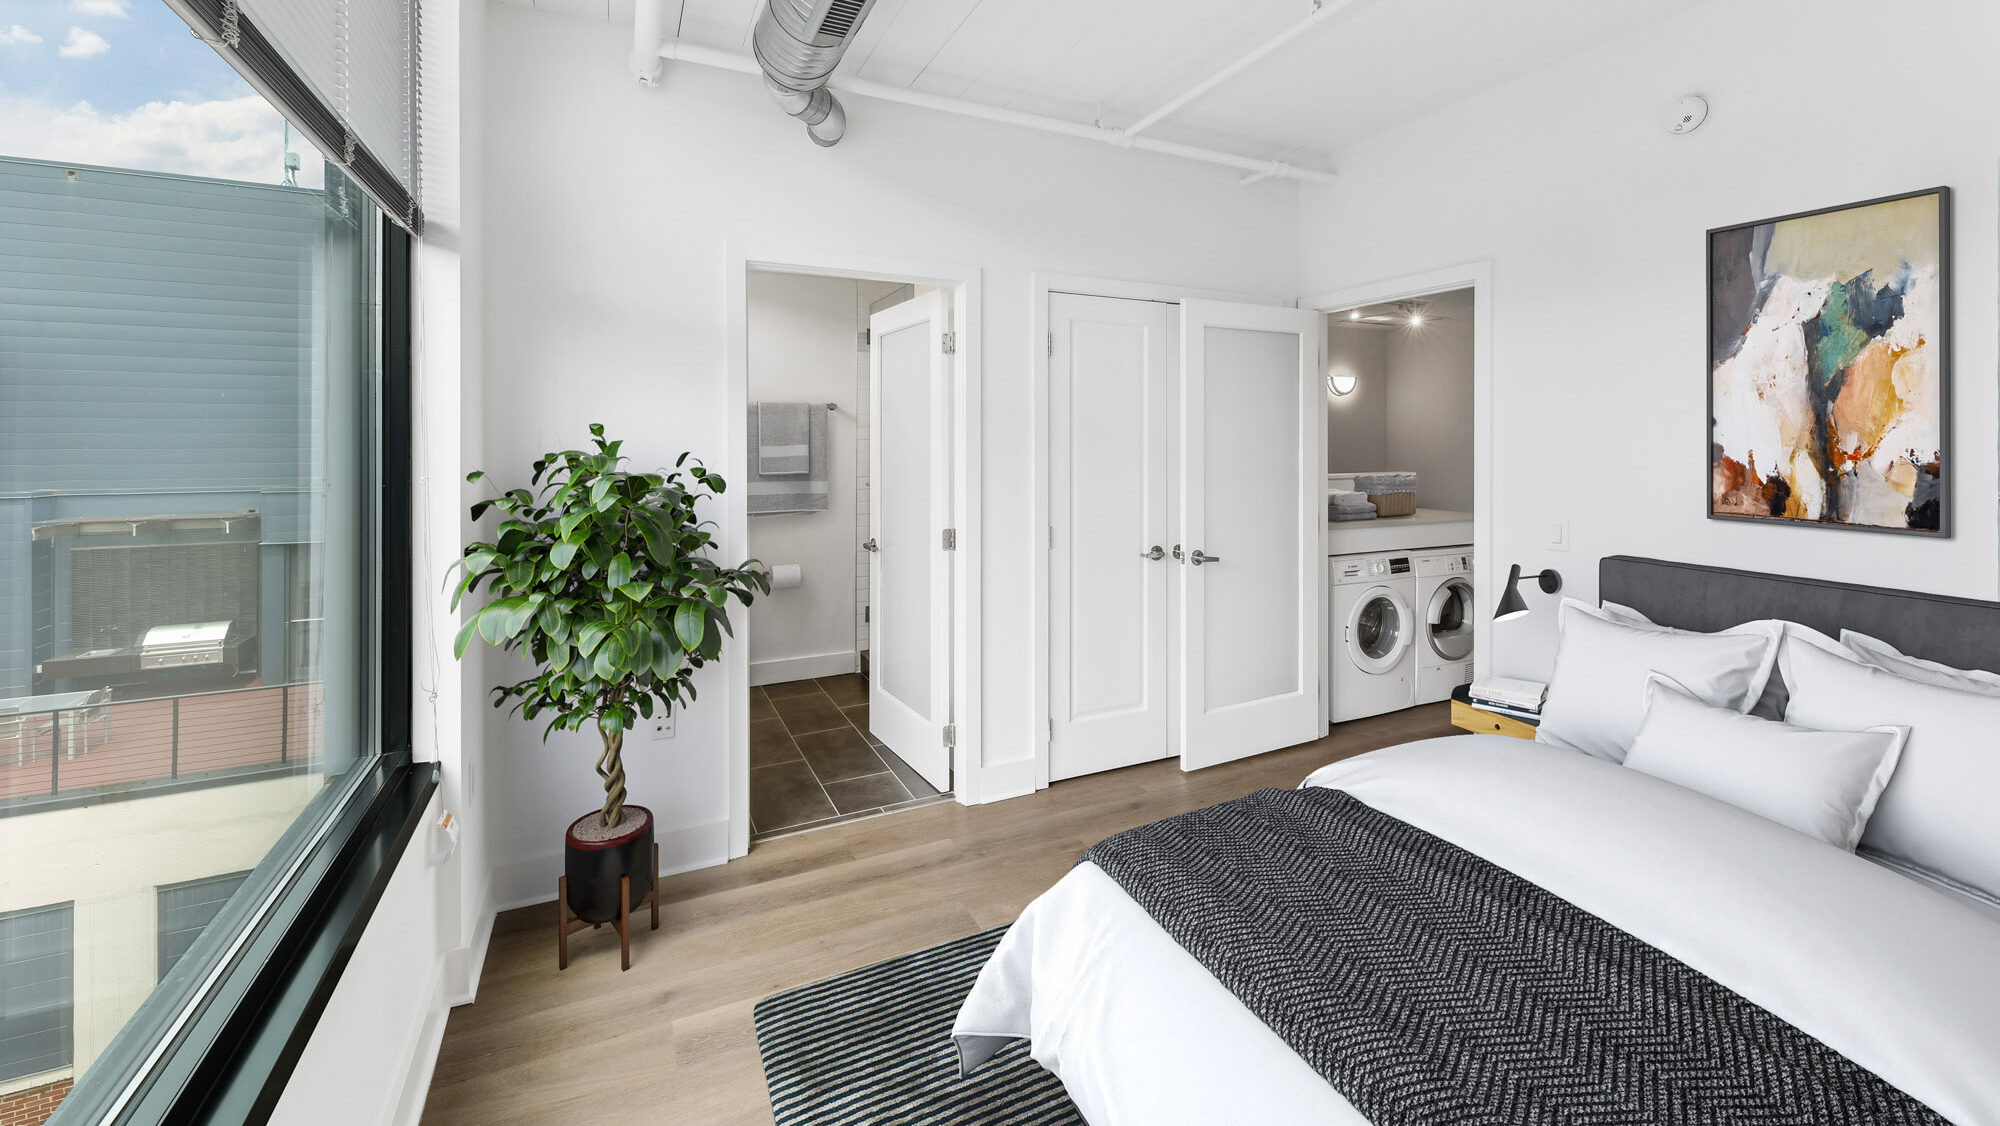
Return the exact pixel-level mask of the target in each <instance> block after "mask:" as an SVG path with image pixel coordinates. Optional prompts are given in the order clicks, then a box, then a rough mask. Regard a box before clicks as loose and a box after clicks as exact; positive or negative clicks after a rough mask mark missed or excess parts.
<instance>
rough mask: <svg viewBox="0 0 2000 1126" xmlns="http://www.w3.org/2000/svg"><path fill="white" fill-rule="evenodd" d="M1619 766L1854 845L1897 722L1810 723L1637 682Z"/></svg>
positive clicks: (1891, 767)
mask: <svg viewBox="0 0 2000 1126" xmlns="http://www.w3.org/2000/svg"><path fill="white" fill-rule="evenodd" d="M1646 700H1647V703H1646V719H1645V721H1644V722H1643V723H1641V724H1640V725H1639V734H1638V735H1636V736H1634V737H1633V739H1632V750H1631V753H1629V754H1627V755H1626V756H1625V765H1626V766H1629V767H1631V768H1632V769H1634V770H1637V771H1639V772H1641V773H1643V774H1650V775H1652V776H1653V777H1655V778H1664V779H1666V780H1667V781H1669V782H1672V783H1673V784H1674V785H1676V786H1680V787H1682V788H1684V789H1689V790H1693V791H1695V792H1696V793H1700V794H1707V795H1708V796H1709V797H1712V798H1715V799H1716V800H1717V801H1725V802H1728V803H1729V804H1730V805H1733V806H1735V807H1737V808H1738V809H1745V810H1748V811H1750V812H1751V813H1754V814H1756V815H1757V816H1759V817H1762V818H1764V819H1766V820H1768V821H1776V822H1777V823H1778V824H1780V825H1783V826H1785V827H1786V828H1788V829H1796V830H1798V831H1799V832H1801V833H1804V834H1805V835H1806V836H1809V837H1814V838H1817V839H1818V840H1822V841H1825V842H1826V843H1827V844H1830V845H1833V846H1834V847H1836V848H1841V849H1845V850H1847V851H1848V852H1853V851H1854V846H1855V845H1857V844H1859V843H1860V841H1861V832H1862V830H1863V829H1864V828H1865V827H1866V826H1867V824H1868V817H1869V815H1870V814H1872V813H1874V812H1875V804H1876V802H1877V801H1878V800H1880V799H1881V797H1882V790H1883V788H1884V787H1886V786H1888V785H1889V775H1890V774H1892V773H1894V771H1895V769H1896V760H1897V758H1898V756H1900V755H1901V754H1902V751H1903V741H1904V739H1905V738H1907V737H1908V736H1909V733H1910V729H1909V728H1907V727H1895V726H1882V727H1871V728H1869V729H1868V730H1866V731H1816V730H1814V729H1812V728H1809V727H1794V726H1792V725H1791V724H1788V723H1779V722H1777V721H1776V720H1769V719H1759V718H1757V717H1756V716H1751V715H1743V714H1742V713H1740V712H1736V711H1733V710H1731V709H1729V708H1717V707H1711V706H1709V705H1708V704H1704V703H1702V702H1701V701H1700V700H1697V699H1695V697H1694V695H1693V694H1692V693H1690V692H1688V690H1687V689H1685V688H1682V687H1681V686H1680V685H1678V684H1675V683H1674V682H1673V681H1672V680H1671V679H1669V678H1667V677H1665V676H1661V675H1658V674H1655V675H1654V676H1652V677H1651V678H1650V679H1649V680H1648V682H1647V691H1646Z"/></svg>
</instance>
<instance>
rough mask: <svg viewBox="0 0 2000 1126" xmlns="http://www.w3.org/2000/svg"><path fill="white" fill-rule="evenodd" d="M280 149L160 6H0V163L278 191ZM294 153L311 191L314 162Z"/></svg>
mask: <svg viewBox="0 0 2000 1126" xmlns="http://www.w3.org/2000/svg"><path fill="white" fill-rule="evenodd" d="M284 146H285V136H284V119H283V118H281V117H280V116H279V115H278V112H277V111H276V110H275V109H273V108H271V106H270V104H269V103H268V102H266V101H264V99H263V98H261V97H259V96H258V94H257V93H256V91H254V90H252V89H251V88H250V86H249V84H248V83H246V82H244V81H243V79H242V78H241V77H239V76H238V75H237V73H236V72H235V71H234V70H232V69H230V66H229V64H228V63H226V62H224V61H223V60H222V57H221V56H220V55H218V54H216V52H215V49H214V48H212V47H210V46H209V45H208V44H206V43H203V42H202V41H200V40H199V39H196V38H195V37H194V36H193V35H192V34H191V33H190V32H189V31H188V26H187V24H186V23H185V22H184V21H183V20H182V19H181V18H180V17H179V16H177V15H175V14H174V12H173V10H172V9H170V8H168V7H167V6H166V4H165V3H164V0H0V156H19V157H33V158H36V159H40V160H56V161H74V162H76V163H78V164H98V165H106V166H109V167H113V168H138V169H144V170H147V171H153V172H178V173H183V174H186V175H194V176H214V177H218V178H221V179H227V180H248V181H251V182H253V183H263V184H276V183H281V182H283V180H284V152H285V148H284ZM291 146H292V151H293V152H296V153H298V154H299V155H300V158H301V160H300V164H301V168H300V171H299V183H300V185H301V186H304V187H319V186H320V182H321V161H320V156H319V154H318V153H317V152H315V151H314V150H313V148H312V146H311V145H310V144H309V143H308V142H307V141H306V140H305V139H304V138H303V137H301V136H300V135H299V134H298V132H297V131H296V130H293V132H292V137H291Z"/></svg>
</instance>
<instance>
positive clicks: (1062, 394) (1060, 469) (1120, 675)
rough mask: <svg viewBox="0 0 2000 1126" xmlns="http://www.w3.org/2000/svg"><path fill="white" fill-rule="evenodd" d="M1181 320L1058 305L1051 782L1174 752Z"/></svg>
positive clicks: (1054, 307) (1052, 309)
mask: <svg viewBox="0 0 2000 1126" xmlns="http://www.w3.org/2000/svg"><path fill="white" fill-rule="evenodd" d="M1177 312H1178V311H1177V309H1176V308H1175V307H1174V306H1172V305H1169V304H1165V303H1162V302H1158V301H1131V300H1123V299H1118V298H1110V297H1085V296H1081V295H1077V294H1068V293H1055V294H1051V295H1050V296H1049V330H1050V333H1051V340H1050V356H1049V519H1050V541H1049V576H1050V581H1049V718H1050V720H1051V723H1050V727H1049V777H1050V778H1051V779H1063V778H1074V777H1076V776H1077V775H1080V774H1091V773H1095V772H1097V771H1100V770H1112V769H1115V768H1117V767H1121V766H1130V765H1132V764H1133V763H1139V762H1150V761H1152V760H1154V759H1159V758H1165V757H1167V756H1168V755H1169V754H1170V753H1171V747H1170V745H1169V743H1168V720H1169V717H1170V715H1171V709H1170V704H1169V700H1168V692H1169V687H1170V681H1169V677H1168V675H1167V669H1168V637H1167V614H1168V590H1169V587H1170V586H1171V585H1172V581H1173V578H1174V561H1173V559H1172V558H1171V557H1170V556H1169V555H1168V553H1167V548H1168V545H1169V544H1171V543H1172V542H1173V540H1172V536H1171V531H1170V526H1169V520H1170V519H1171V511H1170V508H1169V497H1168V494H1169V491H1170V486H1171V482H1172V480H1173V474H1172V472H1171V468H1170V466H1171V462H1170V460H1169V459H1170V453H1169V443H1170V432H1169V425H1168V420H1169V415H1170V411H1171V402H1170V399H1171V395H1170V388H1169V380H1170V378H1171V374H1172V370H1173V350H1174V348H1175V346H1176V344H1177V341H1176V340H1175V334H1174V321H1175V319H1176V316H1177Z"/></svg>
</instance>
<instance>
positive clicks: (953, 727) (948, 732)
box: [944, 723, 958, 750]
mask: <svg viewBox="0 0 2000 1126" xmlns="http://www.w3.org/2000/svg"><path fill="white" fill-rule="evenodd" d="M944 745H945V749H946V750H950V749H952V748H953V747H956V746H958V724H956V723H947V724H945V725H944Z"/></svg>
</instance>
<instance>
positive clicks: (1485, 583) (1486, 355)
mask: <svg viewBox="0 0 2000 1126" xmlns="http://www.w3.org/2000/svg"><path fill="white" fill-rule="evenodd" d="M1454 289H1470V290H1472V472H1473V480H1472V553H1473V555H1474V557H1475V562H1474V564H1473V579H1474V582H1473V590H1474V595H1475V597H1476V598H1477V599H1478V600H1479V604H1478V605H1477V606H1475V607H1474V609H1475V610H1476V612H1477V615H1478V617H1477V619H1476V621H1477V622H1478V625H1477V627H1476V628H1475V629H1474V631H1473V637H1472V665H1473V670H1474V672H1475V673H1476V674H1478V675H1485V674H1487V673H1490V672H1492V671H1493V609H1492V608H1493V605H1494V603H1495V602H1496V601H1497V600H1496V599H1495V598H1494V596H1493V592H1494V591H1495V590H1498V589H1499V586H1498V585H1497V584H1496V583H1495V581H1494V576H1495V575H1497V574H1503V573H1505V568H1503V567H1501V565H1500V560H1499V559H1498V558H1496V557H1495V555H1494V548H1493V396H1494V386H1493V262H1492V260H1491V259H1484V258H1483V259H1479V260H1478V261H1473V262H1466V263H1463V264H1461V265H1457V266H1446V267H1444V268H1443V269H1438V270H1429V271H1426V272H1424V273H1420V274H1404V275H1403V276H1401V277H1392V278H1383V279H1381V280H1379V281H1373V282H1368V283H1366V284H1363V285H1356V286H1349V287H1347V288H1345V289H1336V290H1333V291H1331V292H1327V293H1320V294H1316V295H1314V296H1311V297H1306V298H1302V299H1301V300H1300V301H1299V308H1301V309H1313V310H1317V311H1318V312H1321V313H1326V312H1331V311H1334V310H1338V309H1350V308H1353V307H1354V306H1356V305H1379V304H1381V303H1383V302H1385V301H1401V300H1405V299H1407V298H1412V297H1426V296H1429V295H1431V294H1434V293H1445V292H1449V291H1451V290H1454ZM1327 664H1328V669H1329V671H1330V670H1331V668H1332V662H1331V661H1330V660H1329V661H1328V662H1327ZM1322 695H1323V696H1324V695H1325V694H1324V693H1322Z"/></svg>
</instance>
